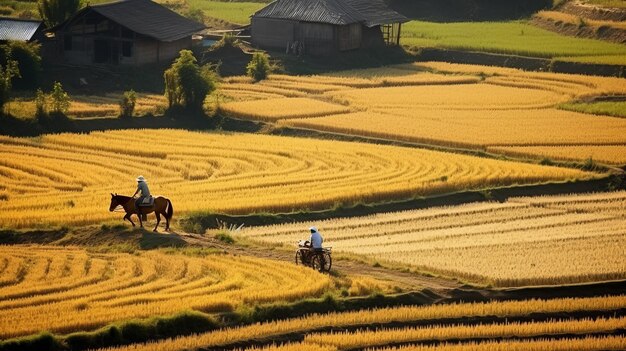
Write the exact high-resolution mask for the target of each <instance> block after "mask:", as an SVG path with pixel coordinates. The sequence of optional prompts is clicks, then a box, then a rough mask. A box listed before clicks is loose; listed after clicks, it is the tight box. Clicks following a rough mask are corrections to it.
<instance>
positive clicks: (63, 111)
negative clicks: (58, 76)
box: [50, 82, 70, 116]
mask: <svg viewBox="0 0 626 351" xmlns="http://www.w3.org/2000/svg"><path fill="white" fill-rule="evenodd" d="M69 110H70V96H69V95H68V94H67V93H66V92H65V90H63V86H62V85H61V83H59V82H54V85H53V86H52V92H51V93H50V113H52V114H55V115H60V116H66V115H67V113H68V111H69Z"/></svg>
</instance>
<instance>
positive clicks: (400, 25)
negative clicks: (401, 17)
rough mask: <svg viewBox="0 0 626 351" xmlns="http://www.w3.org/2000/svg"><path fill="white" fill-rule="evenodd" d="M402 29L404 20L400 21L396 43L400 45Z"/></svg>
mask: <svg viewBox="0 0 626 351" xmlns="http://www.w3.org/2000/svg"><path fill="white" fill-rule="evenodd" d="M401 29H402V22H400V23H398V39H397V40H396V45H398V46H400V31H401Z"/></svg>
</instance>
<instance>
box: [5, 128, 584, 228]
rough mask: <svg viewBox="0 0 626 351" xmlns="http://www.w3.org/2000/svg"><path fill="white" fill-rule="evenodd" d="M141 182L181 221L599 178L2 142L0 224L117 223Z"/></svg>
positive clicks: (254, 143)
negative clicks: (195, 215)
mask: <svg viewBox="0 0 626 351" xmlns="http://www.w3.org/2000/svg"><path fill="white" fill-rule="evenodd" d="M138 145H143V147H139V148H138ZM139 174H143V175H144V176H146V177H147V178H148V179H149V181H150V189H151V191H152V193H153V194H163V195H166V196H167V197H169V198H170V199H171V200H172V202H173V204H174V208H175V213H177V214H182V213H189V212H192V211H209V212H224V213H231V214H247V213H254V212H262V211H269V212H290V211H297V210H313V209H324V208H332V207H333V206H337V205H338V204H345V205H349V204H354V203H358V202H365V203H371V202H381V201H389V200H394V199H407V198H414V197H416V196H422V195H430V194H440V193H448V192H454V191H459V190H463V189H476V188H484V187H495V186H504V185H511V184H528V183H537V182H545V181H559V180H566V179H575V178H580V179H587V178H592V177H595V175H593V174H590V173H586V172H582V171H578V170H573V169H563V168H556V167H544V166H538V165H530V164H518V163H514V162H506V161H499V160H492V159H483V158H477V157H470V156H464V155H455V154H449V153H442V152H435V151H428V150H420V149H408V148H401V147H393V146H379V145H372V144H359V143H348V142H337V141H321V140H315V141H313V140H309V139H298V138H287V137H276V136H263V135H249V134H217V133H211V134H210V133H198V132H188V131H181V130H165V129H162V130H145V131H138V130H125V131H108V132H93V133H91V134H59V135H45V136H41V137H38V138H11V137H0V184H2V190H3V191H4V192H5V194H6V195H7V196H8V199H5V200H3V201H0V223H1V224H2V226H4V227H18V228H22V227H35V226H49V225H83V224H92V223H101V222H102V221H110V220H113V219H117V218H119V217H118V215H117V214H111V213H109V212H107V211H105V210H104V209H106V206H108V204H109V200H110V195H109V193H112V192H118V193H127V194H132V192H133V191H134V190H135V187H136V184H135V182H134V178H135V177H136V176H137V175H139ZM120 219H121V218H120Z"/></svg>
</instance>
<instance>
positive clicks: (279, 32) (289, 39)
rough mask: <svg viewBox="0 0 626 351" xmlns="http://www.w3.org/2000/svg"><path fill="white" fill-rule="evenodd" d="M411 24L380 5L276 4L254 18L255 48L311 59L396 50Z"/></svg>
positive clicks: (357, 1) (338, 1)
mask: <svg viewBox="0 0 626 351" xmlns="http://www.w3.org/2000/svg"><path fill="white" fill-rule="evenodd" d="M407 21H408V18H406V17H404V16H403V15H401V14H399V13H397V12H396V11H393V10H391V9H390V8H389V7H387V5H385V3H384V2H383V1H382V0H276V1H274V2H272V3H271V4H269V5H267V6H266V7H264V8H262V9H261V10H259V11H258V12H256V13H255V14H253V15H252V19H251V34H252V44H253V45H254V46H256V47H260V48H267V49H281V50H285V49H287V51H289V50H290V49H293V48H294V47H295V48H297V49H296V50H297V51H303V52H305V53H308V54H312V55H329V54H333V53H337V52H341V51H347V50H354V49H359V48H370V47H376V46H383V45H385V44H387V45H397V44H399V42H400V30H401V28H402V23H404V22H407Z"/></svg>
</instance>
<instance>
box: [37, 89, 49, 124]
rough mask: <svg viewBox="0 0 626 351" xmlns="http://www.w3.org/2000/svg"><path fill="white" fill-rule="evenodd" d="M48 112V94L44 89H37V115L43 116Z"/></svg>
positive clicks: (38, 116)
mask: <svg viewBox="0 0 626 351" xmlns="http://www.w3.org/2000/svg"><path fill="white" fill-rule="evenodd" d="M47 114H48V111H47V110H46V94H44V92H43V90H41V89H37V91H36V92H35V117H37V118H41V117H44V116H46V115H47Z"/></svg>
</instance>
